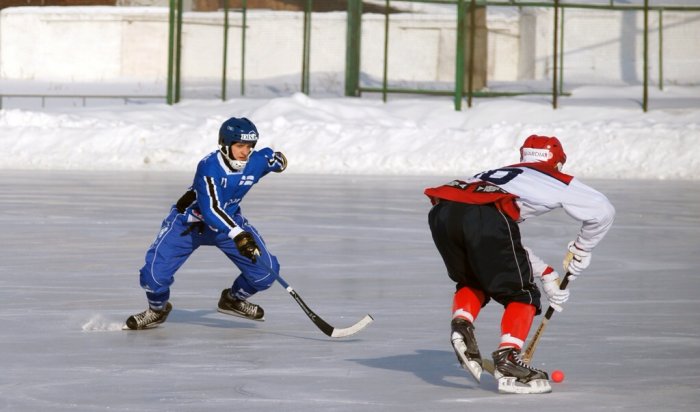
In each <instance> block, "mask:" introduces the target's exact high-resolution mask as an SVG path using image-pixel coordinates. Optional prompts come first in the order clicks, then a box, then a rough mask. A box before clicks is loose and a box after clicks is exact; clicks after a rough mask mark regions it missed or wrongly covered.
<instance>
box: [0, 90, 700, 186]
mask: <svg viewBox="0 0 700 412" xmlns="http://www.w3.org/2000/svg"><path fill="white" fill-rule="evenodd" d="M641 96H642V89H641V87H639V86H627V87H594V86H588V87H579V88H575V89H573V90H572V95H571V96H569V97H562V98H560V99H559V108H558V109H556V110H554V109H553V108H552V105H551V97H549V96H523V97H518V98H498V99H475V100H474V105H473V107H472V108H471V109H467V108H466V103H465V104H464V105H463V107H464V109H463V110H462V111H455V110H454V106H453V102H452V99H451V98H449V97H420V98H417V97H416V98H409V97H401V98H397V97H394V96H390V99H389V101H388V103H386V104H385V103H383V102H381V100H379V99H378V96H377V95H367V96H365V97H362V98H342V97H335V98H314V97H308V96H306V95H304V94H299V93H298V94H294V95H291V96H285V97H276V98H270V99H261V98H234V99H231V100H229V101H227V102H221V101H216V100H194V99H189V100H185V101H184V102H182V103H180V104H177V105H174V106H168V105H166V104H157V103H156V104H140V105H120V104H117V105H112V106H102V107H76V108H65V107H58V108H46V109H43V110H42V109H37V110H20V109H5V110H0V148H1V150H0V168H1V169H23V170H36V169H43V170H169V171H192V170H194V167H195V166H196V164H197V162H198V160H199V159H200V158H201V157H202V156H203V155H205V154H206V153H208V152H210V151H211V150H214V149H215V148H216V139H217V133H218V128H219V126H220V124H221V122H222V121H224V120H225V119H226V118H228V117H231V116H237V117H242V116H245V117H248V118H250V119H251V120H252V121H253V122H254V123H255V124H256V125H257V127H258V130H259V132H260V135H261V141H260V145H262V146H271V147H273V148H275V149H276V150H280V151H283V152H284V153H285V154H286V155H287V157H288V158H289V161H290V164H289V169H288V172H289V173H290V174H360V175H458V176H464V175H469V174H471V173H473V172H476V171H479V170H482V169H486V168H492V167H496V166H500V165H505V164H510V163H515V162H517V161H518V151H517V148H518V147H519V145H520V143H521V142H522V141H523V139H524V138H525V137H527V136H528V135H530V134H541V135H556V136H557V137H559V138H560V140H561V141H562V143H563V145H564V148H565V150H566V152H567V154H568V159H569V161H568V163H567V165H566V166H565V171H567V172H569V173H572V174H574V175H577V176H579V177H581V178H603V179H667V180H677V179H682V180H696V179H698V178H700V97H698V96H700V88H697V87H694V88H692V87H684V88H680V87H667V88H666V89H665V90H664V91H659V90H657V89H651V90H650V100H649V101H650V103H649V111H648V112H646V113H644V112H643V111H642V109H641Z"/></svg>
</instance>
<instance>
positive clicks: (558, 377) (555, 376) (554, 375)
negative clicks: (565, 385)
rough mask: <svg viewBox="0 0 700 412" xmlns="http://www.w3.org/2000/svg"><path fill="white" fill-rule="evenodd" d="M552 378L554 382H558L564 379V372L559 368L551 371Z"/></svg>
mask: <svg viewBox="0 0 700 412" xmlns="http://www.w3.org/2000/svg"><path fill="white" fill-rule="evenodd" d="M552 380H553V381H554V382H556V383H559V382H561V381H563V380H564V372H562V371H560V370H555V371H554V372H552Z"/></svg>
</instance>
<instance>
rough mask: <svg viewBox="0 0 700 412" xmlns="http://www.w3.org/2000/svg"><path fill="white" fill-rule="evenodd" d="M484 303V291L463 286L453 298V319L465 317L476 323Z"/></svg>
mask: <svg viewBox="0 0 700 412" xmlns="http://www.w3.org/2000/svg"><path fill="white" fill-rule="evenodd" d="M483 303H484V292H482V291H480V290H478V289H472V288H469V287H463V288H461V289H460V290H458V291H457V293H455V295H454V298H453V299H452V319H455V318H463V319H466V320H468V321H469V322H472V323H474V321H475V320H476V317H477V316H479V311H480V310H481V305H482V304H483Z"/></svg>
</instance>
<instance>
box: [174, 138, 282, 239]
mask: <svg viewBox="0 0 700 412" xmlns="http://www.w3.org/2000/svg"><path fill="white" fill-rule="evenodd" d="M282 168H283V166H282V164H281V163H280V162H279V161H278V160H277V159H275V155H274V152H273V151H272V149H270V148H267V147H266V148H264V149H261V150H259V151H253V152H252V153H251V154H250V157H249V158H248V162H247V163H246V165H245V167H244V168H243V169H242V170H234V169H233V168H231V167H230V166H229V165H228V164H227V162H226V159H225V158H224V156H223V155H222V154H221V152H219V151H218V150H217V151H215V152H211V153H209V154H208V155H207V156H206V157H204V158H203V159H202V160H201V161H200V162H199V164H198V165H197V173H196V174H195V176H194V181H193V182H192V186H191V187H190V190H193V191H194V192H195V193H196V200H195V201H194V202H192V203H191V204H189V205H188V207H187V208H186V210H185V212H184V213H186V214H187V215H188V217H189V220H190V221H196V220H203V221H204V223H206V224H207V225H209V226H210V227H211V228H212V229H213V230H216V231H217V232H219V233H225V234H227V235H229V237H232V236H231V234H232V233H237V232H239V231H240V229H239V228H238V225H237V224H236V223H235V222H234V219H233V216H235V215H237V214H240V213H241V212H240V203H241V201H242V200H243V197H244V196H245V195H246V193H248V191H249V190H250V188H252V187H253V185H254V184H256V183H258V181H259V180H260V178H262V177H263V176H265V175H266V174H268V173H270V172H279V171H281V170H282ZM232 231H233V232H232Z"/></svg>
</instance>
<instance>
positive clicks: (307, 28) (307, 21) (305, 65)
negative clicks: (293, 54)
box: [301, 0, 313, 95]
mask: <svg viewBox="0 0 700 412" xmlns="http://www.w3.org/2000/svg"><path fill="white" fill-rule="evenodd" d="M312 1H313V0H306V3H305V4H304V47H303V52H302V62H301V92H302V93H304V94H306V95H308V94H309V70H310V69H309V67H310V60H311V11H312V10H313V7H312V6H313V5H312V4H311V3H312Z"/></svg>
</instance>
